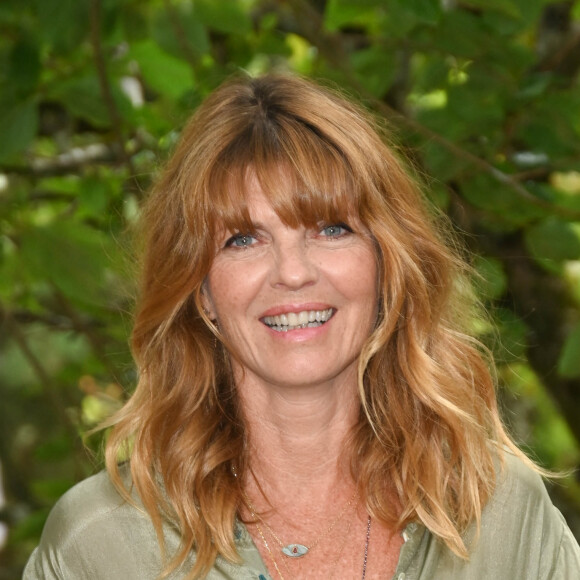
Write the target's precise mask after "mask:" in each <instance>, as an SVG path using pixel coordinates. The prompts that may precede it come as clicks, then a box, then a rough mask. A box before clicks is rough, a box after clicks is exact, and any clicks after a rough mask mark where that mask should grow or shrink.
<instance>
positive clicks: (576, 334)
mask: <svg viewBox="0 0 580 580" xmlns="http://www.w3.org/2000/svg"><path fill="white" fill-rule="evenodd" d="M558 374H559V375H560V376H562V377H565V378H567V379H572V378H576V377H580V323H578V324H576V326H575V327H574V328H573V329H572V331H571V332H570V334H569V335H568V336H567V337H566V342H565V343H564V346H563V347H562V352H561V353H560V358H559V360H558Z"/></svg>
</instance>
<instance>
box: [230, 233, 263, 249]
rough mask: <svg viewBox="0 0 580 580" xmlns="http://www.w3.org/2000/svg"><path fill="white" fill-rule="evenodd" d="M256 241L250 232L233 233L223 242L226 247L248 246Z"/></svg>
mask: <svg viewBox="0 0 580 580" xmlns="http://www.w3.org/2000/svg"><path fill="white" fill-rule="evenodd" d="M255 242H256V238H255V237H254V236H252V235H251V234H235V235H234V236H232V237H231V238H229V239H228V241H227V242H226V244H225V247H226V248H232V247H233V248H249V247H250V246H251V245H252V244H254V243H255Z"/></svg>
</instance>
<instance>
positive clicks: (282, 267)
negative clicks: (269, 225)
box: [270, 240, 318, 290]
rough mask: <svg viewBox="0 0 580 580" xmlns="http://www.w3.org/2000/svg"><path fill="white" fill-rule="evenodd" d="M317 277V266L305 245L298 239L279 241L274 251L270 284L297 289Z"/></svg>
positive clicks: (310, 282) (311, 282)
mask: <svg viewBox="0 0 580 580" xmlns="http://www.w3.org/2000/svg"><path fill="white" fill-rule="evenodd" d="M317 279H318V266H317V265H316V263H315V261H314V260H313V258H312V256H311V255H310V252H309V250H308V248H307V247H306V245H305V244H304V243H300V242H299V241H298V240H294V241H290V242H285V243H279V244H277V245H276V249H275V252H274V261H273V266H272V272H271V278H270V280H271V284H272V286H275V287H286V288H288V289H291V290H299V289H300V288H302V287H304V286H308V285H310V284H314V283H315V282H316V280H317Z"/></svg>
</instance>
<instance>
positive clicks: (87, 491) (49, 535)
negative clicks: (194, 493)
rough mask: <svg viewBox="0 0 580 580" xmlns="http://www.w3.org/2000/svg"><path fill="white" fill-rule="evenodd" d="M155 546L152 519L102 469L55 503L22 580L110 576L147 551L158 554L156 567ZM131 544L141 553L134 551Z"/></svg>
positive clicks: (130, 575)
mask: <svg viewBox="0 0 580 580" xmlns="http://www.w3.org/2000/svg"><path fill="white" fill-rule="evenodd" d="M155 544H156V542H155V532H154V530H153V526H152V525H151V522H150V519H149V518H148V517H147V516H146V514H145V512H143V511H142V510H140V509H138V508H137V507H135V506H133V505H132V504H129V503H127V502H126V501H125V500H124V499H123V498H122V497H121V496H120V495H119V493H118V492H117V490H116V488H115V486H114V485H113V483H112V482H111V480H110V478H109V475H108V474H107V473H106V472H104V471H103V472H101V473H98V474H97V475H94V476H92V477H89V478H88V479H86V480H84V481H82V482H80V483H78V484H77V485H75V486H74V487H73V488H71V489H70V490H69V491H68V492H67V493H65V494H64V495H63V496H62V498H61V499H60V500H59V501H58V502H57V503H56V505H55V506H54V508H53V509H52V511H51V512H50V514H49V516H48V519H47V521H46V524H45V527H44V530H43V532H42V537H41V539H40V544H39V546H38V548H37V549H36V550H35V551H34V552H33V554H32V556H31V558H30V560H29V562H28V564H27V566H26V569H25V572H24V579H25V580H36V579H53V578H54V579H56V578H75V579H80V578H87V579H88V578H91V579H97V578H106V577H107V576H109V577H111V576H110V573H111V570H115V573H116V574H117V573H120V572H122V570H123V569H124V568H125V567H127V565H128V564H129V563H130V562H132V561H134V560H135V559H136V558H141V557H142V556H143V552H151V553H152V554H154V555H155V556H154V557H153V559H152V565H155V566H158V550H155ZM132 547H134V548H137V552H133V553H132ZM104 554H106V557H105V556H104ZM148 557H150V558H151V556H148ZM153 560H154V561H153ZM125 577H126V578H133V577H134V575H133V574H131V573H130V574H128V575H127V576H125Z"/></svg>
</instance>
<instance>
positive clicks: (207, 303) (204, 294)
mask: <svg viewBox="0 0 580 580" xmlns="http://www.w3.org/2000/svg"><path fill="white" fill-rule="evenodd" d="M200 296H201V306H202V308H203V311H204V312H205V313H206V315H207V317H208V318H209V319H210V320H211V321H214V320H215V319H216V318H217V316H216V313H215V308H214V306H213V301H212V299H211V294H210V291H209V287H208V284H207V280H206V281H205V282H204V283H203V285H202V287H201V294H200Z"/></svg>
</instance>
